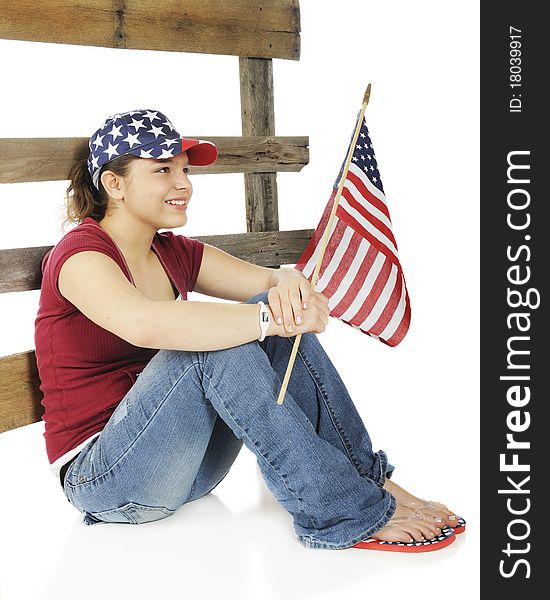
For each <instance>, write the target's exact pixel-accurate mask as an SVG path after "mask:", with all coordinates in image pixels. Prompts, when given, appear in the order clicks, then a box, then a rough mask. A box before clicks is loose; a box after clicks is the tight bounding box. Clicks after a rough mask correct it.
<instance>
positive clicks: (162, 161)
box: [155, 158, 189, 167]
mask: <svg viewBox="0 0 550 600" xmlns="http://www.w3.org/2000/svg"><path fill="white" fill-rule="evenodd" d="M155 160H156V161H157V162H160V163H173V162H174V159H173V158H157V159H155ZM183 166H184V167H188V166H189V162H186V163H185V164H184V165H183Z"/></svg>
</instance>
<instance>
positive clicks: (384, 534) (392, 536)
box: [371, 504, 441, 542]
mask: <svg viewBox="0 0 550 600" xmlns="http://www.w3.org/2000/svg"><path fill="white" fill-rule="evenodd" d="M440 533H441V529H440V528H439V527H438V526H437V525H436V524H435V523H430V522H429V521H427V520H426V519H419V518H414V517H411V516H410V514H409V511H408V510H407V509H406V508H404V507H402V506H400V505H399V504H398V505H397V508H396V510H395V513H394V514H393V516H392V518H391V519H390V520H389V521H388V522H387V523H386V525H384V527H382V529H379V530H378V531H377V532H376V533H373V534H372V535H371V537H372V538H375V539H377V540H383V541H385V542H423V541H425V540H431V539H433V538H434V537H436V536H438V535H439V534H440Z"/></svg>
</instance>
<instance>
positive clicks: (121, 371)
mask: <svg viewBox="0 0 550 600" xmlns="http://www.w3.org/2000/svg"><path fill="white" fill-rule="evenodd" d="M151 249H152V250H153V251H154V252H155V254H156V255H157V256H158V258H159V261H160V263H161V265H162V266H163V267H164V269H165V271H166V274H167V275H168V277H169V279H170V281H171V282H172V285H173V287H174V290H175V291H176V292H178V293H179V294H180V295H181V299H182V300H187V292H190V291H192V290H193V287H194V285H195V282H196V280H197V277H198V273H199V268H200V264H201V260H202V254H203V250H204V243H203V242H201V241H199V240H194V239H190V238H187V237H185V236H183V235H176V234H174V233H173V232H171V231H164V232H162V233H158V232H157V233H156V234H155V237H154V239H153V243H152V245H151ZM85 250H95V251H97V252H102V253H103V254H106V255H107V256H109V257H110V258H112V259H113V260H114V261H115V262H116V263H117V264H118V266H119V267H120V268H121V269H122V271H123V273H124V274H125V275H126V277H127V278H128V280H129V281H132V276H131V273H130V270H129V268H128V266H127V264H126V261H125V259H124V256H123V255H122V253H121V252H120V250H119V249H118V246H117V245H116V244H115V242H114V241H113V239H112V238H111V236H110V235H109V234H108V233H107V232H106V231H104V230H103V229H102V228H101V227H100V226H99V225H98V224H97V222H96V221H95V220H94V219H92V218H91V217H86V218H85V219H84V220H83V221H82V223H81V224H80V225H78V226H77V227H75V228H74V229H72V230H71V231H69V232H68V233H67V234H65V236H64V237H63V238H62V239H61V240H60V241H59V242H58V243H57V244H56V245H55V246H54V247H53V248H52V249H51V250H50V251H49V252H48V254H46V256H45V257H44V259H43V261H42V274H43V278H42V286H41V291H40V303H39V308H38V313H37V317H36V320H35V336H34V340H35V347H36V362H37V366H38V373H39V376H40V382H41V383H40V389H41V390H42V393H43V394H44V398H43V399H42V404H43V405H44V408H45V413H44V415H43V417H42V419H43V420H44V422H45V433H44V437H45V440H46V450H47V453H48V460H49V461H50V463H53V462H54V461H55V460H56V459H57V458H59V457H60V456H62V455H63V454H65V453H66V452H68V451H69V450H72V449H73V448H76V447H77V446H78V445H79V444H80V443H82V442H83V441H85V440H86V439H87V438H89V437H90V436H92V435H93V434H94V433H97V432H99V431H101V430H102V429H103V428H104V427H105V424H106V423H107V421H108V420H109V417H110V416H111V414H112V413H113V412H114V410H115V408H116V407H117V405H118V404H119V402H120V401H121V400H122V398H124V396H125V395H126V393H127V392H128V390H129V389H130V388H131V387H132V385H133V384H134V382H135V381H136V377H137V375H138V374H139V373H140V372H141V371H142V370H143V368H144V367H145V366H146V365H147V363H148V362H149V361H150V360H151V358H152V357H153V356H154V355H155V354H156V353H157V352H158V350H153V349H150V348H139V347H137V346H133V345H132V344H130V343H128V342H126V341H125V340H123V339H122V338H120V337H118V336H116V335H114V334H113V333H111V332H109V331H107V330H106V329H103V328H102V327H99V326H98V325H96V324H95V323H94V322H93V321H90V320H89V319H88V318H87V317H86V316H84V315H83V314H82V313H81V312H80V311H79V310H78V309H77V308H76V307H75V306H74V305H73V304H71V303H70V302H69V301H68V300H67V299H66V298H64V297H63V296H62V295H61V293H60V292H59V288H58V286H57V279H58V276H59V271H60V270H61V267H62V265H63V263H64V262H65V260H67V259H68V258H69V257H70V256H72V255H73V254H76V253H77V252H82V251H85ZM176 295H177V294H176Z"/></svg>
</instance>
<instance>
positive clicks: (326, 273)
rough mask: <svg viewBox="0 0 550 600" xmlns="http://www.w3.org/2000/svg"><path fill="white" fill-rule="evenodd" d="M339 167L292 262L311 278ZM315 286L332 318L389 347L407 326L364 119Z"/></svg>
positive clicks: (402, 280) (394, 249) (388, 223)
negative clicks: (309, 233) (305, 243)
mask: <svg viewBox="0 0 550 600" xmlns="http://www.w3.org/2000/svg"><path fill="white" fill-rule="evenodd" d="M357 118H359V115H358V117H357ZM353 131H354V132H355V128H354V130H353ZM352 142H353V136H352ZM348 152H349V147H348ZM346 157H347V153H346ZM344 164H345V160H344ZM343 170H344V165H342V168H341V169H340V173H339V175H338V177H337V179H336V182H335V184H334V189H333V191H332V195H331V197H330V200H329V201H328V204H327V205H326V207H325V210H324V212H323V216H322V217H321V220H320V221H319V225H318V226H317V229H316V230H315V233H314V234H313V236H312V238H311V240H310V242H309V244H308V246H307V248H306V249H305V251H304V253H303V254H302V256H301V257H300V258H299V259H298V262H297V263H296V269H297V270H299V271H301V272H302V273H303V275H304V276H305V277H307V278H308V279H309V280H310V281H312V279H313V273H314V271H315V265H316V263H317V259H318V257H319V254H320V252H321V247H322V242H323V236H324V234H325V230H326V228H327V225H328V221H329V217H330V213H331V211H332V207H333V204H334V198H335V196H336V192H337V190H338V186H339V184H340V178H341V177H342V173H343ZM314 289H315V291H317V292H320V293H322V294H324V295H325V296H326V297H327V298H329V307H330V309H331V311H330V315H331V316H333V317H336V318H338V319H340V320H341V321H343V322H344V323H347V324H348V325H351V326H352V327H354V328H356V329H359V330H360V331H362V332H363V333H366V334H368V335H370V336H371V337H373V338H376V339H378V340H380V341H381V342H383V343H384V344H387V345H388V346H396V345H397V344H399V342H400V341H401V340H402V339H403V338H404V337H405V334H406V333H407V331H408V329H409V324H410V318H411V307H410V302H409V294H408V292H407V286H406V284H405V278H404V276H403V270H402V268H401V264H400V262H399V258H398V253H397V244H396V242H395V238H394V237H393V232H392V224H391V220H390V214H389V212H388V207H387V206H386V198H385V196H384V188H383V186H382V181H381V179H380V173H379V171H378V164H377V162H376V157H375V154H374V149H373V147H372V142H371V139H370V136H369V131H368V129H367V125H366V122H365V119H363V122H362V124H361V129H360V131H359V136H358V138H357V143H356V145H355V149H354V152H353V156H352V159H351V162H350V166H349V169H348V173H347V175H346V179H345V182H344V187H343V189H342V194H341V197H340V202H339V204H338V208H337V209H336V214H335V215H334V219H333V221H332V226H331V230H330V233H329V238H328V242H327V246H326V249H325V254H324V256H323V261H322V264H321V268H320V270H319V278H318V281H317V284H316V285H315V288H314Z"/></svg>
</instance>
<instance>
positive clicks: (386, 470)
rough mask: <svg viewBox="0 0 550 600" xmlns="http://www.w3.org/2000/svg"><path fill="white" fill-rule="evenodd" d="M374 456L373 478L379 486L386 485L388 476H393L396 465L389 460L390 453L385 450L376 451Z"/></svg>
mask: <svg viewBox="0 0 550 600" xmlns="http://www.w3.org/2000/svg"><path fill="white" fill-rule="evenodd" d="M374 456H375V459H374V462H373V464H372V475H371V479H372V480H373V481H374V483H376V485H377V486H378V487H384V483H385V482H386V477H387V478H388V479H390V478H391V476H392V473H393V471H394V469H395V467H394V466H393V465H391V464H390V463H389V462H388V455H387V454H386V453H385V452H384V450H379V451H378V452H375V454H374Z"/></svg>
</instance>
